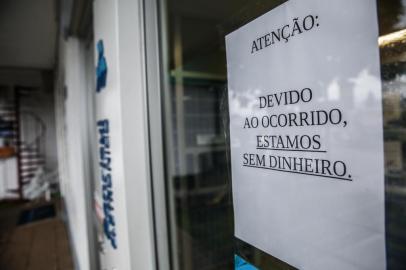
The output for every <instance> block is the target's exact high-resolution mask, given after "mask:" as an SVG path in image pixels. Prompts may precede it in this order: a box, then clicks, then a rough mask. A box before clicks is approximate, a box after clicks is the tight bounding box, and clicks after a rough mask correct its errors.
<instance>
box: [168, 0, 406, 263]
mask: <svg viewBox="0 0 406 270" xmlns="http://www.w3.org/2000/svg"><path fill="white" fill-rule="evenodd" d="M164 2H166V3H165V5H163V6H166V10H165V13H166V14H165V16H166V18H167V21H166V23H165V24H164V25H165V29H164V31H165V32H166V33H165V34H166V36H167V37H168V43H167V44H162V46H164V47H166V48H168V50H167V52H168V54H167V55H166V57H167V59H166V61H167V63H168V66H167V67H165V72H166V76H167V78H168V80H167V82H166V83H167V87H166V89H165V90H164V91H166V92H165V93H164V96H166V100H165V107H164V112H165V115H166V123H165V127H166V133H165V136H166V137H167V140H166V142H167V145H166V149H167V152H168V156H167V157H168V158H167V161H166V162H167V168H168V172H169V176H168V179H167V182H168V198H169V199H168V202H169V205H170V206H171V209H170V215H171V220H172V226H173V230H172V233H173V235H172V237H171V239H172V242H173V245H172V247H173V250H172V251H173V254H172V255H173V263H174V265H177V266H179V269H197V270H198V269H232V268H233V267H234V254H239V255H240V256H242V257H243V259H245V260H247V261H249V262H251V263H253V264H255V265H256V266H257V267H259V268H260V269H293V267H290V266H289V265H287V264H285V263H284V262H281V261H279V260H278V259H277V258H273V257H272V256H271V255H272V254H265V253H263V252H261V251H260V250H258V249H256V248H254V247H252V246H250V245H248V244H246V243H243V242H241V241H239V240H237V239H235V238H234V232H233V229H234V224H233V206H232V198H231V176H230V162H229V148H228V147H229V142H228V132H229V131H228V104H227V69H226V51H225V36H226V35H227V34H228V33H230V32H232V31H234V30H236V29H237V28H239V27H241V26H243V25H245V24H246V23H248V22H250V21H251V20H253V19H255V18H257V17H258V16H260V15H262V14H264V13H266V12H268V11H270V10H272V9H273V8H275V7H276V6H278V5H280V4H282V3H283V2H285V1H283V0H254V1H247V0H223V1H212V0H193V1H190V0H189V1H187V0H166V1H164ZM405 10H406V2H405V1H402V0H393V1H385V0H380V1H378V11H379V12H378V16H379V24H380V25H379V27H380V35H381V36H383V37H381V39H380V41H379V42H380V49H381V62H382V65H381V68H382V84H383V109H384V138H385V173H386V174H385V186H386V194H385V196H386V235H387V239H386V249H387V265H388V269H402V267H404V266H405V265H406V259H405V258H406V228H405V227H406V179H405V177H406V171H405V168H406V167H405V165H406V162H405V160H406V158H405V157H406V139H405V138H406V122H405V121H406V113H405V112H406V110H405V109H406V64H405V63H406V62H405V61H406V57H405V55H406V54H405V53H406V49H405V48H406V47H405V42H406V39H405V37H406V32H398V31H402V30H403V29H405V28H406V12H405ZM394 32H396V33H397V34H395V36H393V35H392V36H390V35H389V36H388V34H391V33H394ZM344 44H345V41H344Z"/></svg>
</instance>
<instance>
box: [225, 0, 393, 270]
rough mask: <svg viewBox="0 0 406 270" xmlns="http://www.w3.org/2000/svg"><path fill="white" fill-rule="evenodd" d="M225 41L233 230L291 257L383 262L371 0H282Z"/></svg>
mask: <svg viewBox="0 0 406 270" xmlns="http://www.w3.org/2000/svg"><path fill="white" fill-rule="evenodd" d="M226 46H227V65H228V83H229V85H228V87H229V108H230V121H231V122H230V136H231V159H232V160H231V161H232V181H233V200H234V210H235V235H236V237H238V238H240V239H241V240H243V241H245V242H247V243H249V244H251V245H253V246H255V247H257V248H259V249H261V250H263V251H265V252H266V253H269V254H270V255H272V256H275V257H277V258H279V259H281V260H283V261H285V262H287V263H288V264H290V265H292V266H294V267H297V268H300V269H312V270H314V269H323V270H325V269H329V270H331V269H339V270H342V269H346V270H350V269H365V270H372V269H385V265H386V259H385V225H384V224H385V223H384V222H385V219H384V167H383V164H384V161H383V130H382V105H381V104H382V95H381V80H380V63H379V49H378V24H377V9H376V1H373V0H357V1H354V0H291V1H288V2H286V3H285V4H283V5H281V6H279V7H277V8H275V9H274V10H271V11H270V12H268V13H266V14H265V15H263V16H261V17H259V18H257V19H256V20H254V21H252V22H251V23H249V24H247V25H245V26H243V27H242V28H240V29H238V30H237V31H235V32H233V33H231V34H229V35H228V36H227V37H226Z"/></svg>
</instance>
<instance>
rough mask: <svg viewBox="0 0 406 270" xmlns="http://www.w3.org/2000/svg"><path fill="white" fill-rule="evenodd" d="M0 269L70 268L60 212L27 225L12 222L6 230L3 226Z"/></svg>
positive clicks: (0, 242) (65, 269) (67, 246)
mask: <svg viewBox="0 0 406 270" xmlns="http://www.w3.org/2000/svg"><path fill="white" fill-rule="evenodd" d="M0 214H1V212H0ZM9 218H11V217H9ZM0 222H1V220H0ZM0 269H1V270H48V269H49V270H70V269H73V264H72V257H71V253H70V248H69V242H68V238H67V233H66V228H65V224H64V223H63V222H62V221H61V219H60V218H59V215H57V217H55V218H50V219H45V220H42V221H37V222H34V223H29V224H27V225H22V226H14V227H13V228H8V230H7V232H5V231H4V228H3V234H2V237H1V240H0Z"/></svg>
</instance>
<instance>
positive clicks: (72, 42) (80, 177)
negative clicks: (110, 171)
mask: <svg viewBox="0 0 406 270" xmlns="http://www.w3.org/2000/svg"><path fill="white" fill-rule="evenodd" d="M60 49H61V55H60V66H59V70H58V78H57V83H56V84H57V93H56V99H57V104H56V110H57V112H56V115H57V136H58V139H57V140H58V156H59V163H60V166H59V171H60V178H61V189H62V194H63V199H64V202H65V206H66V212H67V217H68V227H69V232H70V237H71V244H72V245H73V246H72V252H73V257H74V261H75V264H76V268H77V269H81V270H87V269H94V266H93V262H92V259H91V254H92V249H94V248H93V247H92V241H93V240H92V231H91V230H92V221H91V218H90V215H89V209H90V205H89V196H91V194H90V192H89V190H90V188H89V186H90V181H91V179H90V177H89V171H90V160H89V156H88V150H87V148H88V144H89V138H88V134H87V131H86V130H87V129H86V125H87V124H88V122H87V119H88V118H87V117H88V112H87V103H86V102H87V98H86V97H87V91H88V90H89V89H87V87H88V84H87V81H86V61H85V58H86V50H85V48H84V46H83V45H82V44H81V42H80V41H78V40H77V39H75V38H69V39H68V40H66V41H61V48H60Z"/></svg>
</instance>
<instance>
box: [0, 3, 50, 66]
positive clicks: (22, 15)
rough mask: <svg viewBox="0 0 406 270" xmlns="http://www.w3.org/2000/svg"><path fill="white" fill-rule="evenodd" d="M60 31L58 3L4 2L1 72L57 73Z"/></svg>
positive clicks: (1, 5)
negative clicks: (57, 12) (57, 40)
mask: <svg viewBox="0 0 406 270" xmlns="http://www.w3.org/2000/svg"><path fill="white" fill-rule="evenodd" d="M57 27H58V26H57V16H56V6H55V1H54V0H35V1H32V0H1V1H0V68H35V69H53V68H54V64H55V53H56V39H57Z"/></svg>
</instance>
